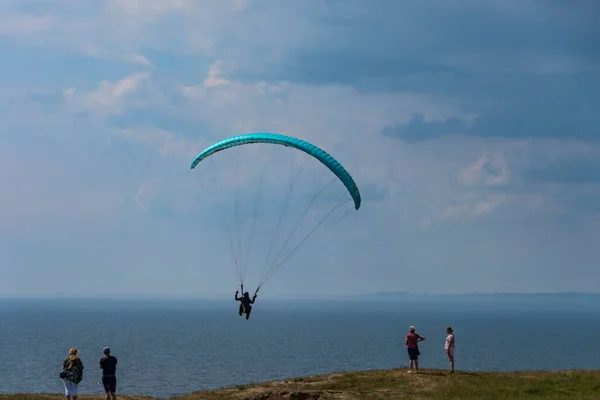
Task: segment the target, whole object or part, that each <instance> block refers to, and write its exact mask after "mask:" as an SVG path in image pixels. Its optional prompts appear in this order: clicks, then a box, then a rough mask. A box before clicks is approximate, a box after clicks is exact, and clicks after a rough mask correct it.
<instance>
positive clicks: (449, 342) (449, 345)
mask: <svg viewBox="0 0 600 400" xmlns="http://www.w3.org/2000/svg"><path fill="white" fill-rule="evenodd" d="M446 333H447V334H448V336H447V337H446V344H445V346H444V348H445V349H446V354H447V355H448V359H449V360H450V373H451V374H453V373H454V331H453V330H452V327H451V326H449V327H447V328H446Z"/></svg>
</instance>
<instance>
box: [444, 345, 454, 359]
mask: <svg viewBox="0 0 600 400" xmlns="http://www.w3.org/2000/svg"><path fill="white" fill-rule="evenodd" d="M446 354H448V356H450V357H454V347H450V348H449V349H446Z"/></svg>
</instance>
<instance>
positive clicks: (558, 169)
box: [522, 156, 600, 203]
mask: <svg viewBox="0 0 600 400" xmlns="http://www.w3.org/2000/svg"><path fill="white" fill-rule="evenodd" d="M522 176H523V177H524V179H526V180H528V181H533V182H539V183H561V184H600V159H599V158H598V157H591V156H590V157H583V158H582V157H571V158H567V159H563V160H560V161H556V162H554V163H552V164H550V165H548V166H546V167H543V168H535V169H529V170H526V171H524V172H523V173H522ZM595 202H596V203H600V202H599V201H598V198H597V197H596V199H595Z"/></svg>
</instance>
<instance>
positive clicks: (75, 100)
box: [63, 72, 150, 114]
mask: <svg viewBox="0 0 600 400" xmlns="http://www.w3.org/2000/svg"><path fill="white" fill-rule="evenodd" d="M149 77H150V73H149V72H140V73H134V74H131V75H129V76H127V77H125V78H123V79H121V80H119V81H116V82H110V81H102V82H100V83H99V84H98V88H97V89H96V90H94V91H91V92H83V93H79V92H77V90H76V89H74V88H69V89H66V90H64V91H63V95H64V99H65V102H66V103H67V104H68V105H69V106H70V108H71V109H72V110H73V111H75V112H79V111H92V112H94V113H98V114H120V113H122V112H123V110H124V107H125V99H126V98H127V96H129V95H131V94H133V93H135V92H136V91H137V90H139V88H140V87H141V85H142V84H143V82H144V81H145V80H146V79H148V78H149Z"/></svg>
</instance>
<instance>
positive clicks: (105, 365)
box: [100, 347, 117, 400]
mask: <svg viewBox="0 0 600 400" xmlns="http://www.w3.org/2000/svg"><path fill="white" fill-rule="evenodd" d="M103 351H104V357H102V358H101V359H100V369H102V385H103V386H104V393H106V400H110V399H111V396H112V399H113V400H117V395H116V394H115V393H116V391H117V375H116V374H117V357H115V356H111V355H110V349H109V348H108V347H105V348H104V350H103Z"/></svg>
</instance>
